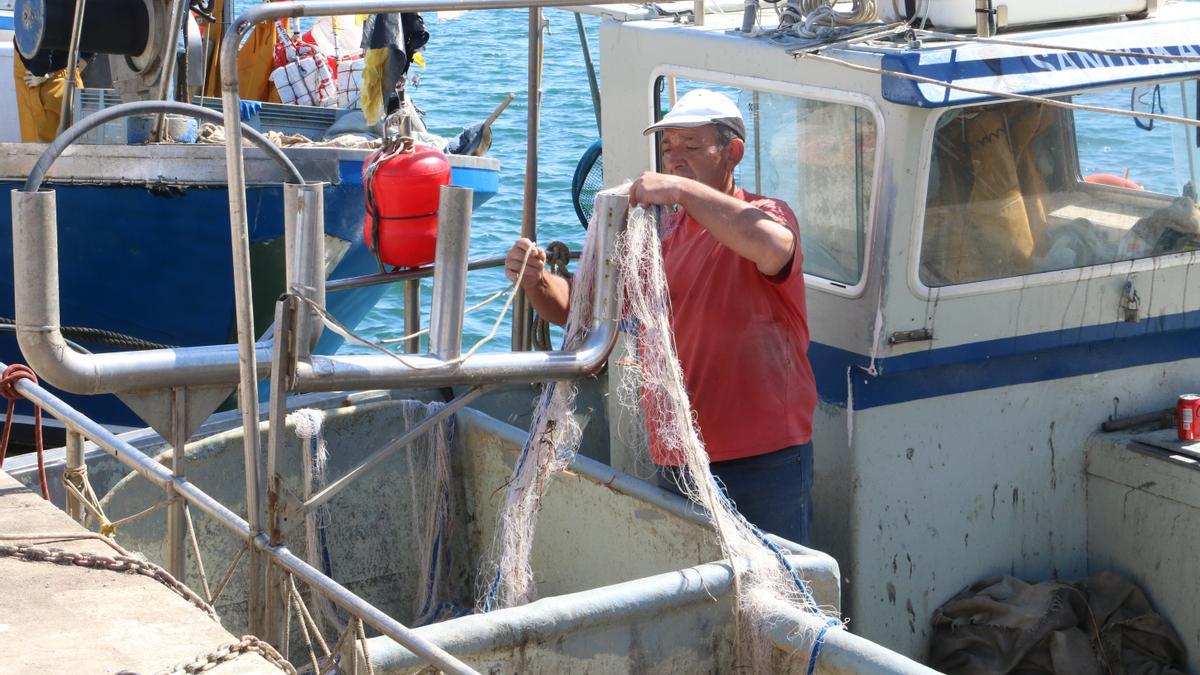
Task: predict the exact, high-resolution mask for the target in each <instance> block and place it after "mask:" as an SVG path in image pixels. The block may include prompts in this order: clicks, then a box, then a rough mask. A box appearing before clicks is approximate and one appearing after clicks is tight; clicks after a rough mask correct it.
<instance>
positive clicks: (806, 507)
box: [657, 443, 813, 546]
mask: <svg viewBox="0 0 1200 675" xmlns="http://www.w3.org/2000/svg"><path fill="white" fill-rule="evenodd" d="M712 472H713V476H716V478H717V480H719V481H720V482H721V484H722V485H724V486H725V493H726V494H728V495H729V498H730V499H731V500H733V503H734V504H735V505H736V506H737V510H738V511H739V512H740V513H741V514H742V515H743V516H745V517H746V520H748V521H750V522H751V523H754V524H755V525H756V526H758V528H759V529H761V530H765V531H767V532H770V533H771V534H774V535H777V536H780V537H783V538H784V539H787V540H788V541H792V542H795V543H797V544H802V545H804V546H808V545H809V538H810V536H811V533H812V512H813V508H812V484H813V446H812V443H805V444H804V445H793V446H789V447H786V448H784V449H782V450H776V451H775V452H769V453H767V454H765V455H757V456H755V457H745V458H742V459H733V460H729V461H727V462H713V463H712ZM657 475H658V486H659V487H661V488H663V489H664V490H667V491H669V492H673V493H675V494H677V495H682V493H681V492H680V490H679V487H678V485H677V484H676V483H677V480H679V478H680V477H681V470H680V468H678V467H673V466H660V467H658V472H657Z"/></svg>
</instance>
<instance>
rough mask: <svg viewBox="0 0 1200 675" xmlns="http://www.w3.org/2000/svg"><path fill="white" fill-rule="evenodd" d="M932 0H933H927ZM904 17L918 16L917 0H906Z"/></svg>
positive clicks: (912, 17) (928, 0) (913, 17)
mask: <svg viewBox="0 0 1200 675" xmlns="http://www.w3.org/2000/svg"><path fill="white" fill-rule="evenodd" d="M930 1H931V0H926V2H930ZM904 18H906V19H915V18H917V0H904Z"/></svg>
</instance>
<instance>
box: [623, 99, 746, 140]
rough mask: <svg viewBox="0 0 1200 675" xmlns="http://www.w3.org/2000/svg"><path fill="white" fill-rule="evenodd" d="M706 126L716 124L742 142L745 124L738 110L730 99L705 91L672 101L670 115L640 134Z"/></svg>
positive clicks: (744, 135)
mask: <svg viewBox="0 0 1200 675" xmlns="http://www.w3.org/2000/svg"><path fill="white" fill-rule="evenodd" d="M706 124H716V125H720V126H723V127H726V128H728V129H731V130H733V132H734V133H735V134H737V136H738V138H740V139H742V140H743V141H744V140H746V123H745V122H744V121H742V111H741V110H739V109H738V107H737V104H736V103H734V102H733V99H731V98H729V97H728V96H726V95H724V94H718V93H717V92H715V91H711V90H709V89H693V90H692V91H689V92H688V93H686V94H684V95H683V96H681V97H680V98H679V100H678V101H676V102H675V107H674V108H671V112H669V113H667V114H666V115H663V118H662V119H661V120H659V121H658V122H656V123H654V124H651V125H650V126H648V127H646V130H645V131H643V132H642V134H643V135H647V134H651V133H654V132H655V131H658V130H660V129H691V128H694V127H702V126H704V125H706Z"/></svg>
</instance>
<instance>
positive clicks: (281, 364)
mask: <svg viewBox="0 0 1200 675" xmlns="http://www.w3.org/2000/svg"><path fill="white" fill-rule="evenodd" d="M297 302H298V301H297V300H295V299H294V298H283V299H280V300H279V302H277V303H276V305H275V345H274V349H273V350H272V352H271V398H270V402H269V403H268V410H269V411H270V422H269V424H268V430H267V467H266V472H265V475H266V479H267V533H268V535H267V536H268V541H269V542H270V543H271V545H272V546H281V545H283V527H282V525H281V523H280V506H281V504H280V497H281V493H282V489H283V477H282V476H280V475H279V455H280V453H281V452H282V450H283V440H284V438H285V436H286V433H287V391H288V378H289V375H290V372H291V370H292V369H291V364H292V359H293V358H294V351H293V350H294V349H295V348H296V346H297V344H298V338H299V335H298V333H297V331H296V330H295V327H296V324H297V319H298V316H299V315H298V314H297V313H296V312H294V311H293V310H294V309H295V305H296V303H297ZM263 593H264V598H263V605H264V606H263V607H262V608H261V612H262V622H263V623H262V632H260V633H257V635H258V636H259V637H261V638H263V639H264V640H266V641H267V642H270V643H271V644H273V645H275V646H277V647H280V648H282V647H284V645H283V644H281V643H282V641H283V622H284V611H283V605H282V602H283V600H282V594H281V592H280V588H279V583H278V579H277V575H276V574H274V570H272V569H267V570H266V579H265V587H264V589H263Z"/></svg>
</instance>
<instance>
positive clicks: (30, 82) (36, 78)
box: [25, 70, 50, 89]
mask: <svg viewBox="0 0 1200 675" xmlns="http://www.w3.org/2000/svg"><path fill="white" fill-rule="evenodd" d="M49 79H50V78H49V77H43V76H41V75H34V74H33V73H31V72H29V71H28V70H27V71H25V86H26V87H29V88H30V89H36V88H38V87H40V86H42V84H43V83H44V82H46V80H49Z"/></svg>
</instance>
